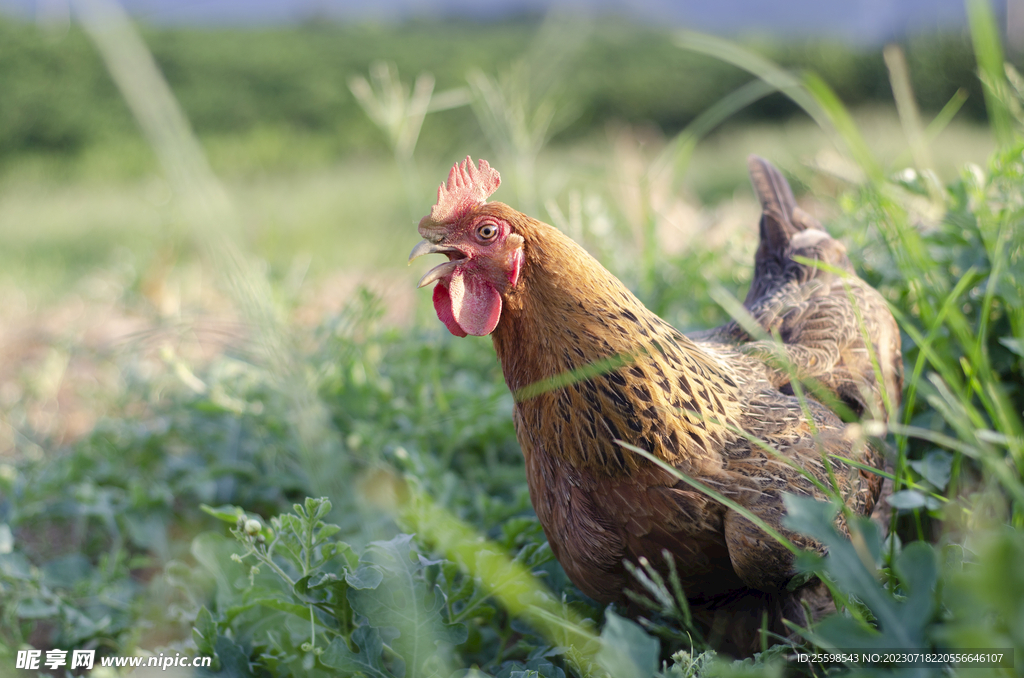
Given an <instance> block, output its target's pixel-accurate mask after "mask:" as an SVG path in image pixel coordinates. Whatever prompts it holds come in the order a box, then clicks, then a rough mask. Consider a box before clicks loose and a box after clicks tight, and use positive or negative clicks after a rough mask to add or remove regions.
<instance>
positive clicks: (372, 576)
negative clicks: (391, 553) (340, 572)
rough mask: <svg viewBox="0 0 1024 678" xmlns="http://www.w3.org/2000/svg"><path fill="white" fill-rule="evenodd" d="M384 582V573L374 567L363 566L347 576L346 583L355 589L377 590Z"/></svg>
mask: <svg viewBox="0 0 1024 678" xmlns="http://www.w3.org/2000/svg"><path fill="white" fill-rule="evenodd" d="M383 580H384V573H383V572H381V571H380V570H379V569H378V568H376V567H374V566H373V565H365V564H364V565H361V566H360V567H359V569H358V570H356V571H355V572H348V573H346V574H345V581H346V582H348V585H349V586H351V587H352V588H354V589H375V588H377V587H378V586H380V583H381V582H382V581H383Z"/></svg>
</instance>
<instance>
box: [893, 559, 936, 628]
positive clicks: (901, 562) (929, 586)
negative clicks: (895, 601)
mask: <svg viewBox="0 0 1024 678" xmlns="http://www.w3.org/2000/svg"><path fill="white" fill-rule="evenodd" d="M895 568H896V573H897V574H898V575H899V578H900V583H901V584H902V585H903V588H904V589H905V590H906V592H907V597H906V599H905V600H904V602H903V605H902V606H901V612H902V617H903V620H904V623H905V624H906V625H908V626H916V627H921V628H923V627H924V626H925V625H926V624H928V622H930V621H931V618H932V615H933V613H934V610H935V583H936V582H937V581H938V578H939V570H938V565H937V564H936V559H935V550H934V549H933V548H932V546H931V544H926V543H925V542H920V541H915V542H913V543H911V544H908V545H907V546H906V547H904V549H903V552H902V553H900V556H899V558H897V559H896V563H895Z"/></svg>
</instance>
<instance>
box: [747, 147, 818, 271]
mask: <svg viewBox="0 0 1024 678" xmlns="http://www.w3.org/2000/svg"><path fill="white" fill-rule="evenodd" d="M747 168H748V169H749V170H750V180H751V182H752V183H753V184H754V190H755V191H756V192H757V197H758V200H760V201H761V211H762V215H761V247H760V248H759V251H758V259H762V258H764V257H766V256H774V257H778V256H781V255H782V253H783V252H785V250H786V248H787V247H788V246H789V244H790V241H791V240H792V239H793V236H795V235H796V234H797V233H799V232H800V231H805V230H807V229H816V230H820V231H824V230H825V229H824V227H823V226H822V225H821V224H820V223H819V222H818V221H817V220H816V219H815V218H814V217H812V216H811V215H809V214H807V213H806V212H804V211H803V210H802V209H800V208H799V207H798V206H797V204H796V198H794V197H793V190H792V189H791V188H790V187H789V182H787V181H786V178H785V177H783V176H782V173H781V172H779V170H777V169H776V168H775V166H774V165H772V164H771V163H770V162H768V161H767V160H765V159H764V158H761V157H758V156H756V155H751V156H750V157H748V158H747Z"/></svg>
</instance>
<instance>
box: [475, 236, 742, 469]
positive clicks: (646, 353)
mask: <svg viewBox="0 0 1024 678" xmlns="http://www.w3.org/2000/svg"><path fill="white" fill-rule="evenodd" d="M520 219H521V220H522V219H528V218H525V217H520ZM516 230H517V231H518V232H519V233H520V234H521V235H523V237H524V240H525V245H524V249H525V255H526V259H525V264H524V267H523V272H522V277H521V280H520V284H519V285H518V286H517V287H516V288H515V289H514V290H513V291H512V293H510V294H508V295H507V296H506V298H505V303H504V308H503V310H502V317H501V320H500V321H499V323H498V326H497V328H496V330H495V331H494V333H493V334H492V337H493V340H494V346H495V349H496V351H497V354H498V359H499V360H500V361H501V365H502V369H503V371H504V374H505V381H506V383H507V384H508V386H509V388H510V389H511V390H512V392H513V394H514V395H515V396H516V400H517V403H518V404H517V408H518V411H519V416H520V417H522V419H523V424H524V426H522V427H520V429H521V430H523V431H526V432H528V433H527V435H534V436H537V437H538V438H539V439H538V440H536V441H533V443H534V446H536V445H538V444H539V445H541V446H543V447H544V448H545V449H547V450H548V451H549V452H552V453H554V454H557V455H558V456H560V457H563V458H565V459H567V460H568V461H570V462H572V463H573V464H575V465H578V466H587V467H591V468H592V469H595V470H600V471H604V472H615V471H616V470H622V471H625V470H627V469H630V468H635V467H637V466H642V465H644V461H643V459H642V458H640V457H639V456H638V455H636V454H634V453H632V452H629V451H627V450H624V449H623V448H622V447H621V446H620V445H618V444H617V443H616V442H615V441H616V440H621V441H625V442H627V443H630V444H633V445H636V446H637V447H641V448H643V449H646V450H648V451H651V452H653V453H654V454H655V455H656V456H658V457H660V458H662V459H665V460H666V461H672V462H673V463H679V462H680V460H683V461H684V462H685V461H687V460H688V461H689V464H690V465H697V466H704V463H705V462H708V463H713V464H716V463H717V456H716V453H714V452H712V450H714V449H716V448H718V447H719V446H720V444H721V442H723V440H724V438H725V437H727V436H728V435H730V434H728V433H727V429H728V423H729V422H730V421H732V420H734V419H735V417H736V414H737V413H736V412H733V411H732V410H733V409H735V408H732V407H730V403H733V404H735V402H736V401H737V399H736V396H735V393H734V391H735V389H736V385H735V383H734V382H733V380H732V379H730V378H729V376H728V374H727V372H726V368H725V366H723V365H721V364H719V363H718V361H716V360H715V359H714V358H712V357H711V356H710V355H708V354H707V353H706V352H704V351H702V350H701V349H700V348H699V347H698V346H697V345H696V344H694V343H693V342H692V341H691V340H690V339H688V338H687V337H685V336H684V335H682V334H681V333H679V332H678V331H677V330H676V329H674V328H673V327H671V326H670V325H668V324H667V323H665V322H664V321H663V320H662V319H661V318H659V317H658V316H656V315H655V314H653V313H651V312H650V311H649V310H648V309H647V308H646V307H645V306H644V305H643V303H641V302H640V300H639V299H637V298H636V296H635V295H633V293H631V292H630V291H629V290H628V289H627V288H626V287H625V286H624V285H623V284H622V283H621V282H620V281H619V280H618V279H617V278H616V277H615V276H613V275H612V274H611V273H610V272H608V270H606V269H605V268H604V267H603V266H601V264H600V263H598V261H597V260H596V259H594V258H593V257H591V256H590V255H589V254H587V252H586V251H585V250H584V249H583V248H582V247H580V246H579V245H577V244H576V243H575V242H573V241H572V240H570V239H569V238H568V237H566V236H565V235H563V234H562V233H561V232H559V231H558V230H556V229H554V228H552V227H551V226H548V225H546V224H542V223H540V222H536V221H533V220H528V221H526V222H525V223H516ZM527 447H529V446H528V445H525V444H524V450H525V449H526V448H527ZM683 465H684V467H685V466H686V465H687V464H686V463H684V464H683Z"/></svg>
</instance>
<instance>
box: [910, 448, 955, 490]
mask: <svg viewBox="0 0 1024 678" xmlns="http://www.w3.org/2000/svg"><path fill="white" fill-rule="evenodd" d="M910 467H911V468H913V469H914V470H915V471H917V472H918V473H919V474H920V475H921V477H922V478H924V479H925V480H927V481H928V482H929V483H931V484H932V485H934V486H935V487H936V488H938V489H940V490H944V489H946V485H948V484H949V478H950V475H951V474H952V472H953V455H951V454H950V453H949V452H946V451H945V450H932V451H930V452H929V453H928V454H926V455H925V456H924V459H915V460H913V461H911V462H910Z"/></svg>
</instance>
